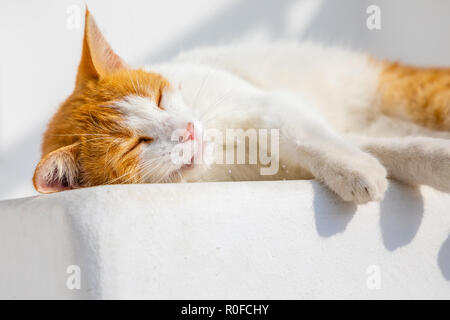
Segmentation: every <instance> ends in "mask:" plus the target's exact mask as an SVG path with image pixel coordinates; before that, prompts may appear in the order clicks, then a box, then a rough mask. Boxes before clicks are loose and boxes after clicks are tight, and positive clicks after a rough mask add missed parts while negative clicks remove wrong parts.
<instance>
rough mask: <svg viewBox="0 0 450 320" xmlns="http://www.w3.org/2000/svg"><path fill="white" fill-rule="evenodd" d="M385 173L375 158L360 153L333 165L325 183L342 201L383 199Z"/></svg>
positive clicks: (385, 186)
mask: <svg viewBox="0 0 450 320" xmlns="http://www.w3.org/2000/svg"><path fill="white" fill-rule="evenodd" d="M386 175H387V172H386V169H385V168H384V167H383V166H382V165H381V164H380V163H379V162H378V160H377V159H375V158H373V157H372V156H369V155H362V156H359V157H355V158H350V159H347V161H343V162H342V163H341V164H340V165H336V166H333V167H332V169H331V172H330V174H329V175H328V177H327V178H326V180H325V183H326V184H327V185H328V186H329V187H330V188H331V189H332V190H333V191H334V192H336V193H337V194H338V195H339V196H340V197H341V198H342V199H343V200H344V201H351V202H354V203H357V204H363V203H367V202H369V201H380V200H382V199H383V196H384V193H385V191H386V189H387V185H388V182H387V178H386Z"/></svg>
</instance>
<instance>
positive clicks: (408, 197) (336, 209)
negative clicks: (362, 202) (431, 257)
mask: <svg viewBox="0 0 450 320" xmlns="http://www.w3.org/2000/svg"><path fill="white" fill-rule="evenodd" d="M394 184H395V187H394ZM313 189H314V203H313V207H314V218H315V224H316V230H317V233H318V234H319V235H320V236H321V237H331V236H333V235H335V234H338V233H342V232H344V231H345V229H346V228H347V225H348V224H349V223H350V221H351V219H352V218H353V216H354V215H355V212H356V211H357V206H356V205H355V204H354V203H350V202H344V201H342V200H340V199H339V198H338V196H336V195H335V194H333V193H332V192H331V191H330V190H328V188H326V187H324V186H323V185H321V184H320V183H319V182H317V181H314V182H313ZM394 189H395V192H394ZM423 213H424V205H423V199H422V195H421V193H420V190H419V189H418V188H415V187H410V186H406V185H403V184H399V183H393V182H390V184H389V189H388V190H387V191H386V194H385V196H384V199H383V201H381V202H380V228H381V234H382V236H383V244H384V246H385V248H386V249H388V250H389V251H393V250H395V249H397V248H399V247H402V246H406V245H408V244H409V243H411V241H412V240H413V239H414V237H415V235H416V234H417V231H418V230H419V227H420V224H421V222H422V217H423Z"/></svg>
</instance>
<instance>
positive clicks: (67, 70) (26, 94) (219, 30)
mask: <svg viewBox="0 0 450 320" xmlns="http://www.w3.org/2000/svg"><path fill="white" fill-rule="evenodd" d="M87 3H88V5H89V9H90V11H91V12H92V14H93V15H94V17H95V18H96V20H97V22H98V24H99V26H100V28H101V29H102V30H103V31H104V33H105V35H106V37H107V39H108V40H109V41H110V43H111V44H112V46H113V48H114V49H115V50H116V51H117V52H118V53H119V54H120V55H121V56H122V57H124V58H125V60H127V61H128V62H130V63H131V64H134V65H139V64H144V63H146V62H154V61H160V60H164V59H167V58H169V57H171V56H173V55H174V54H176V53H177V52H179V51H180V50H183V49H188V48H192V47H195V46H200V45H204V44H215V43H227V42H230V41H233V42H236V41H270V40H282V39H289V40H296V41H300V40H302V39H315V40H319V41H323V42H327V43H341V44H346V45H349V46H351V47H354V48H357V49H363V50H366V51H368V52H370V53H372V54H373V55H375V56H377V57H380V58H390V59H400V60H402V61H405V62H409V63H416V64H421V65H439V66H444V65H445V66H448V65H450V38H449V35H448V33H449V30H450V19H449V18H448V17H449V16H450V15H449V14H450V1H447V0H433V1H427V0H395V1H392V0H384V1H382V0H378V1H376V0H373V1H366V0H339V1H338V0H242V1H239V0H214V1H212V0H189V1H185V0H155V1H153V0H152V1H143V0H142V1H139V0H127V1H111V0H104V1H103V0H102V1H101V0H96V1H88V2H87ZM370 4H376V5H378V6H379V7H380V8H381V30H372V31H371V30H368V29H367V27H366V19H367V17H368V14H367V13H366V9H367V7H368V6H369V5H370ZM74 5H75V7H74ZM74 8H75V12H76V10H77V8H78V9H79V11H80V14H81V15H82V14H83V8H84V1H75V0H72V1H67V0H53V1H50V0H39V1H32V0H28V1H25V0H22V1H14V0H2V1H1V2H0V199H7V198H16V197H23V196H29V195H33V194H35V191H34V189H33V187H32V184H31V177H32V175H33V170H34V167H35V165H36V164H37V162H38V161H39V158H40V143H41V137H42V133H43V131H44V130H45V126H46V123H47V122H48V120H49V118H50V117H51V115H52V114H53V113H54V112H55V110H56V108H57V107H58V105H59V104H60V103H61V102H62V101H63V100H64V99H65V98H66V97H67V96H68V95H69V94H70V92H71V90H72V89H73V84H74V79H75V71H76V68H77V65H78V62H79V58H80V51H81V37H82V31H83V28H82V21H81V24H80V26H79V28H73V24H69V26H70V27H68V18H69V17H70V16H71V14H73V12H74V11H71V10H73V9H74ZM72 17H73V16H72ZM69 22H73V20H70V21H69ZM299 72H301V70H299Z"/></svg>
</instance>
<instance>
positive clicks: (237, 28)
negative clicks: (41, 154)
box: [136, 0, 320, 64]
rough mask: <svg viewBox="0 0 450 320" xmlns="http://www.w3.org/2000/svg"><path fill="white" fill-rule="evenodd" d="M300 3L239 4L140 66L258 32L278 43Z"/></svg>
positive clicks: (253, 0) (261, 0)
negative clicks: (295, 6)
mask: <svg viewBox="0 0 450 320" xmlns="http://www.w3.org/2000/svg"><path fill="white" fill-rule="evenodd" d="M302 1H303V2H304V1H307V0H302ZM314 1H319V0H314ZM319 2H320V1H319ZM297 3H298V0H279V1H273V0H246V1H238V2H236V3H235V4H234V5H233V6H231V7H230V8H228V9H226V10H224V11H222V12H219V13H218V14H216V15H214V16H212V17H210V18H209V19H207V20H206V21H205V22H204V23H202V24H201V25H199V26H197V27H196V28H194V29H193V30H191V31H189V32H186V33H185V34H184V35H183V36H181V37H179V38H178V39H174V40H173V41H172V42H171V43H170V44H169V45H168V46H166V47H165V48H162V49H160V50H159V51H156V52H154V53H152V54H151V55H150V56H149V55H146V56H144V57H142V58H141V59H138V61H136V62H137V63H140V64H145V63H149V62H151V63H155V62H160V61H161V60H166V59H168V58H171V57H173V56H174V55H176V54H177V53H179V52H180V51H182V50H186V49H191V48H194V47H198V46H203V45H216V44H220V43H227V42H232V41H235V40H236V39H238V38H239V37H240V36H242V35H243V34H245V33H246V32H249V31H253V30H258V29H263V30H264V31H266V32H267V33H268V35H269V37H270V39H272V40H277V39H279V38H280V37H282V36H283V35H284V32H285V17H286V14H287V12H288V10H289V8H290V7H291V6H292V5H293V4H297Z"/></svg>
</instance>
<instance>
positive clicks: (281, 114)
mask: <svg viewBox="0 0 450 320" xmlns="http://www.w3.org/2000/svg"><path fill="white" fill-rule="evenodd" d="M266 102H267V103H268V106H269V105H270V106H277V111H276V115H271V112H270V111H269V110H271V108H269V110H268V112H267V113H266V115H269V116H270V117H272V116H273V117H272V118H270V117H266V119H268V120H267V122H268V123H267V125H269V126H271V127H279V128H280V136H281V141H280V142H281V143H280V148H281V150H284V151H282V157H287V158H289V160H293V159H294V160H295V161H296V162H297V164H298V165H300V166H301V167H303V168H305V169H307V170H309V171H310V172H311V173H312V175H313V176H314V177H315V178H316V179H318V180H320V181H322V182H323V183H324V184H325V185H327V186H328V187H329V188H330V189H331V190H333V191H334V192H335V193H337V194H338V195H339V196H340V197H341V198H342V199H343V200H345V201H352V202H355V203H358V204H362V203H366V202H369V201H379V200H381V199H382V198H383V195H384V193H385V191H386V188H387V179H386V175H387V173H386V169H385V168H384V167H383V166H382V165H381V164H380V162H379V161H378V160H377V159H376V158H374V157H373V156H372V155H370V154H368V153H366V152H364V151H362V150H361V149H359V148H358V147H357V146H356V145H353V144H351V143H349V142H348V141H345V139H343V138H342V137H340V136H339V135H338V134H337V133H335V132H334V131H333V130H332V129H331V128H330V127H329V126H328V125H327V124H326V122H325V121H324V120H323V119H322V118H321V117H320V115H319V114H317V113H315V112H314V111H313V109H312V107H311V106H309V105H308V104H307V103H305V102H304V101H302V100H301V99H299V98H297V97H293V96H290V95H287V94H284V93H276V94H270V95H269V96H268V97H267V100H266ZM283 153H284V154H283Z"/></svg>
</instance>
